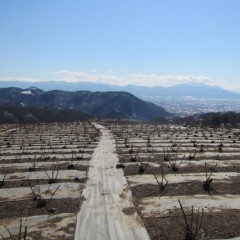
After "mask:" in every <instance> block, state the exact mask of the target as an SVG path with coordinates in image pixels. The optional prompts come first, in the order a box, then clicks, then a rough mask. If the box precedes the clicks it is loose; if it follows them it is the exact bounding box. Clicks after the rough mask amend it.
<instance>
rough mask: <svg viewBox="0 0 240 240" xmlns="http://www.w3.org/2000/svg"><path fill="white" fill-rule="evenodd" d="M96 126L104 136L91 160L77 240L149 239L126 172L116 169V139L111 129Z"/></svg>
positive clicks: (78, 221) (78, 224)
mask: <svg viewBox="0 0 240 240" xmlns="http://www.w3.org/2000/svg"><path fill="white" fill-rule="evenodd" d="M95 126H96V127H97V128H99V130H100V131H101V133H102V136H101V138H100V142H99V144H98V146H97V148H96V149H95V151H94V153H93V156H92V159H91V161H90V169H89V174H88V180H87V183H86V188H85V189H84V190H83V197H84V198H85V200H84V202H83V204H82V206H81V210H80V212H79V213H78V216H77V226H76V232H75V240H115V239H117V240H149V239H150V237H149V235H148V233H147V231H146V229H145V227H144V225H143V222H142V220H141V218H140V217H139V216H138V214H137V213H136V212H135V211H133V210H132V209H133V203H132V194H131V191H130V189H129V186H128V184H127V181H126V178H125V177H124V176H123V171H122V169H116V164H117V163H118V157H117V154H116V147H115V140H114V138H113V136H112V134H111V132H110V131H109V130H107V129H106V128H104V127H103V126H101V125H98V124H95Z"/></svg>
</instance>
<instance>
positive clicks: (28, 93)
mask: <svg viewBox="0 0 240 240" xmlns="http://www.w3.org/2000/svg"><path fill="white" fill-rule="evenodd" d="M21 94H26V95H34V94H33V93H32V91H31V90H25V91H22V92H21Z"/></svg>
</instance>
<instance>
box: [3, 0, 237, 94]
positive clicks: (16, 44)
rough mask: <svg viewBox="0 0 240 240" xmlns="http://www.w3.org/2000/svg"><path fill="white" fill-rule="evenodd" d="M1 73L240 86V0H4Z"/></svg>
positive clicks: (24, 76) (43, 77)
mask: <svg viewBox="0 0 240 240" xmlns="http://www.w3.org/2000/svg"><path fill="white" fill-rule="evenodd" d="M0 33H1V34H0V80H4V79H6V80H11V79H17V80H26V81H35V80H42V81H47V80H65V81H92V82H105V83H111V84H128V83H134V84H138V85H151V86H154V85H164V86H167V85H174V84H177V83H181V82H190V81H193V82H205V83H208V84H211V85H220V86H223V87H225V88H228V89H234V90H239V91H240V1H239V0H199V1H197V0H148V1H147V0H34V1H33V0H21V1H19V0H2V1H1V2H0Z"/></svg>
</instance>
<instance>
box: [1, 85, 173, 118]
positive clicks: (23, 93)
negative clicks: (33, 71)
mask: <svg viewBox="0 0 240 240" xmlns="http://www.w3.org/2000/svg"><path fill="white" fill-rule="evenodd" d="M0 104H1V105H4V106H23V107H36V108H54V109H70V110H74V111H81V112H84V113H86V114H90V115H92V116H94V117H102V118H126V119H133V120H151V119H154V118H165V117H170V116H171V114H170V113H168V112H167V111H165V109H164V108H162V107H159V106H157V105H155V104H153V103H149V102H145V101H143V100H140V99H139V98H137V97H135V96H134V95H132V94H130V93H127V92H90V91H77V92H68V91H60V90H53V91H47V92H45V91H43V90H41V89H38V88H35V87H34V88H27V89H21V88H2V89H0Z"/></svg>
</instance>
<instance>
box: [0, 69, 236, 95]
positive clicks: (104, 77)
mask: <svg viewBox="0 0 240 240" xmlns="http://www.w3.org/2000/svg"><path fill="white" fill-rule="evenodd" d="M50 79H51V80H54V81H66V82H92V83H105V84H111V85H119V86H124V85H128V84H134V85H138V86H151V87H152V86H165V87H167V86H174V85H177V84H181V83H193V82H194V83H205V84H208V85H216V86H220V87H222V88H224V89H228V90H231V91H240V84H238V83H230V82H219V81H215V80H214V79H213V78H211V77H209V76H193V75H160V74H136V73H132V74H128V75H125V76H120V75H118V74H117V73H116V72H113V71H110V70H109V71H107V72H106V73H98V72H97V71H96V70H91V71H90V72H71V71H68V70H63V71H57V72H53V73H52V75H51V77H50V78H49V79H44V81H49V80H50ZM0 81H23V82H38V81H43V80H40V79H37V78H32V77H22V76H21V77H19V76H11V77H0Z"/></svg>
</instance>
